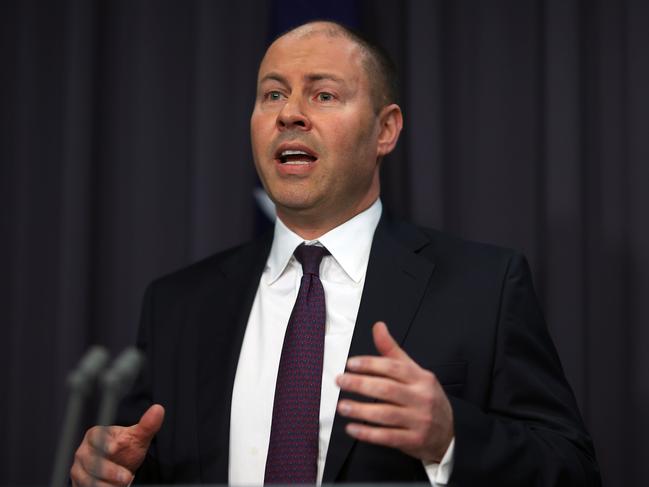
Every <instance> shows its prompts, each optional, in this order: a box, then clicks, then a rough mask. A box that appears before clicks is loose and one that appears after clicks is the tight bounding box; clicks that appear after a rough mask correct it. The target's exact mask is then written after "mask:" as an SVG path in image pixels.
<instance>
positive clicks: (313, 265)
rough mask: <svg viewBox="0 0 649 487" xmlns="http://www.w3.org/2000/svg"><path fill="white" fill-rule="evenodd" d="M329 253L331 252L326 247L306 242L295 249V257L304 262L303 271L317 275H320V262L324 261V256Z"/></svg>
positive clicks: (301, 262)
mask: <svg viewBox="0 0 649 487" xmlns="http://www.w3.org/2000/svg"><path fill="white" fill-rule="evenodd" d="M327 254H329V251H328V250H327V249H326V248H324V247H320V246H319V245H304V244H300V246H299V247H298V248H296V249H295V252H293V255H295V258H296V259H297V260H298V262H299V263H300V264H302V272H303V273H304V274H313V275H315V276H319V275H320V262H322V258H323V257H324V256H325V255H327Z"/></svg>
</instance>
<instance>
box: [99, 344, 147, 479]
mask: <svg viewBox="0 0 649 487" xmlns="http://www.w3.org/2000/svg"><path fill="white" fill-rule="evenodd" d="M143 364H144V354H143V353H142V352H141V351H140V350H138V349H137V348H136V347H129V348H127V349H126V350H124V351H123V352H122V353H121V354H119V355H118V356H117V358H116V359H115V360H114V361H113V363H112V365H111V367H110V368H109V369H108V370H106V372H104V373H103V375H102V376H101V380H100V384H101V389H102V398H101V404H100V406H99V416H98V418H97V424H98V425H99V426H100V428H101V430H100V436H99V441H98V444H99V451H104V450H105V446H106V435H107V428H106V427H107V426H108V425H111V424H113V422H114V421H115V414H116V412H117V405H118V404H119V401H120V400H121V399H122V397H124V395H125V394H126V393H127V392H128V390H129V389H130V388H131V386H132V385H133V382H134V381H135V379H136V378H137V376H138V374H139V372H140V369H141V368H142V365H143ZM100 464H101V458H100V457H97V464H96V465H95V469H94V471H95V472H96V473H97V477H100V475H99V474H100V471H101V465H100ZM96 485H97V480H96V478H94V477H93V480H92V483H91V486H92V487H95V486H96Z"/></svg>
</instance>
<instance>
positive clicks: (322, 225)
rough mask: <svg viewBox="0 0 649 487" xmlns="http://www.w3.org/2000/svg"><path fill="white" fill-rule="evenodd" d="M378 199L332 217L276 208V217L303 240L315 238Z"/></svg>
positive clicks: (347, 219) (349, 218)
mask: <svg viewBox="0 0 649 487" xmlns="http://www.w3.org/2000/svg"><path fill="white" fill-rule="evenodd" d="M377 199H378V197H377V198H374V199H373V200H372V201H369V202H364V203H363V204H361V205H359V206H358V207H356V208H352V209H350V210H349V211H347V212H344V213H338V214H336V215H335V216H334V217H329V218H322V217H319V215H309V214H304V213H301V212H290V211H286V210H282V209H280V208H277V217H278V218H279V219H280V220H282V223H284V225H286V226H287V227H288V228H289V229H290V230H291V231H292V232H294V233H296V234H297V235H299V236H300V237H302V238H303V239H304V240H316V239H318V238H319V237H321V236H323V235H324V234H325V233H327V232H329V231H331V230H333V229H334V228H336V227H338V226H340V225H342V224H343V223H345V222H347V221H349V220H351V219H352V218H354V217H355V216H356V215H358V214H360V213H362V212H364V211H365V210H367V209H368V208H369V207H370V206H372V205H373V204H374V202H375V201H376V200H377Z"/></svg>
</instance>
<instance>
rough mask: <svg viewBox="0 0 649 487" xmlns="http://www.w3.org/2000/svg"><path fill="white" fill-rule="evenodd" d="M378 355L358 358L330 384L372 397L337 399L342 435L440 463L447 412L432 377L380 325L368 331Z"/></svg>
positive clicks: (448, 434)
mask: <svg viewBox="0 0 649 487" xmlns="http://www.w3.org/2000/svg"><path fill="white" fill-rule="evenodd" d="M372 334H373V337H374V344H375V345H376V349H377V350H378V352H379V354H380V355H381V356H379V357H376V356H358V357H352V358H350V359H349V360H348V361H347V371H346V372H345V373H344V374H341V375H339V376H338V377H337V379H336V382H337V384H338V385H339V386H340V388H341V389H342V390H344V391H348V392H354V393H357V394H361V395H363V396H367V397H370V398H373V399H377V400H378V402H373V403H365V402H358V401H352V400H349V399H343V400H340V401H339V402H338V412H339V413H340V414H341V415H343V416H346V417H349V418H353V419H357V420H359V421H366V422H368V423H370V424H361V423H360V422H359V423H355V422H351V423H349V424H348V425H347V427H346V431H347V433H348V434H349V435H351V436H353V437H354V438H356V439H359V440H361V441H366V442H369V443H375V444H377V445H383V446H388V447H392V448H398V449H399V450H401V451H403V452H404V453H406V454H408V455H411V456H413V457H416V458H419V459H420V460H422V461H424V463H432V462H437V463H439V462H441V460H442V457H443V456H444V453H445V452H446V450H447V448H448V446H449V444H450V443H451V440H452V439H453V435H454V428H453V410H452V408H451V404H450V403H449V401H448V397H446V394H445V393H444V390H443V389H442V386H441V385H440V383H439V382H438V381H437V378H436V377H435V374H433V373H432V372H430V371H429V370H426V369H422V368H421V367H420V366H419V365H418V364H417V363H416V362H415V361H414V360H412V359H411V358H410V357H409V356H408V354H407V353H406V352H404V351H403V350H402V349H401V347H399V345H398V344H397V342H395V341H394V339H393V338H392V336H391V335H390V333H389V332H388V329H387V326H386V325H385V323H383V322H381V321H379V322H377V323H375V324H374V327H373V329H372Z"/></svg>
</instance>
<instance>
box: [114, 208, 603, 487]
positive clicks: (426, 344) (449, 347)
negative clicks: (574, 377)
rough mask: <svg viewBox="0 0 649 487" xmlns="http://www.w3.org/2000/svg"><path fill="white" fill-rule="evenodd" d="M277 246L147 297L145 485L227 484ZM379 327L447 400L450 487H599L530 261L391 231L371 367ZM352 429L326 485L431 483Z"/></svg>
mask: <svg viewBox="0 0 649 487" xmlns="http://www.w3.org/2000/svg"><path fill="white" fill-rule="evenodd" d="M271 238H272V236H270V235H269V236H267V237H266V238H264V239H261V240H259V241H256V242H254V243H251V244H248V245H245V246H241V247H238V248H235V249H233V250H229V251H225V252H222V253H219V254H217V255H215V256H213V257H211V258H208V259H206V260H204V261H202V262H200V263H198V264H195V265H192V266H191V267H188V268H186V269H183V270H181V271H178V272H176V273H174V274H171V275H169V276H166V277H164V278H161V279H159V280H157V281H156V282H154V283H153V284H152V285H151V286H150V287H149V288H148V290H147V292H146V297H145V304H144V311H143V318H142V326H141V330H140V334H139V346H140V347H141V348H142V349H143V350H144V351H145V352H146V354H147V357H148V364H147V368H146V371H145V373H144V375H143V377H142V379H141V380H140V381H139V383H138V385H137V386H136V388H135V391H134V393H133V394H132V395H131V397H130V398H129V400H128V401H127V402H126V407H125V409H124V411H126V413H125V416H123V417H125V418H127V419H126V421H127V422H132V421H134V420H136V418H137V417H139V414H141V413H142V412H143V411H144V410H145V408H146V407H147V406H148V405H149V404H151V403H152V402H158V403H161V404H163V405H164V406H165V407H166V411H167V414H166V418H165V423H164V425H163V427H162V429H161V431H160V432H159V434H158V435H157V437H156V439H155V440H154V443H153V444H152V447H151V449H150V451H149V455H148V457H147V459H146V461H145V463H144V465H143V466H142V468H141V469H140V471H139V473H138V479H139V480H146V481H152V482H156V483H163V482H164V483H171V482H176V483H178V482H184V483H190V482H203V483H227V480H228V443H229V420H230V403H231V391H232V386H233V381H234V375H235V371H236V366H237V360H238V356H239V351H240V348H241V343H242V340H243V334H244V330H245V327H246V323H247V320H248V315H249V313H250V309H251V306H252V302H253V299H254V296H255V292H256V289H257V286H258V283H259V278H260V275H261V272H262V270H263V267H264V264H265V261H266V258H267V256H268V252H269V250H270V244H271ZM377 320H383V321H385V322H386V323H387V324H388V327H389V329H390V332H391V333H392V334H393V336H394V337H395V338H396V340H397V341H398V342H400V343H401V344H402V346H403V348H404V349H405V350H406V352H407V353H408V354H410V356H411V357H412V358H413V359H414V360H416V361H417V362H418V363H419V364H420V365H421V366H422V367H424V368H427V369H429V370H432V371H433V372H434V373H435V374H436V375H437V377H438V379H439V381H440V382H441V384H442V385H443V386H444V388H445V390H446V392H447V394H448V395H449V397H450V401H451V404H452V407H453V414H454V420H455V440H456V447H455V465H454V470H453V474H452V477H451V485H477V484H478V483H479V482H485V481H486V482H488V484H489V485H499V486H505V485H570V486H575V485H599V483H600V479H599V473H598V467H597V463H596V460H595V454H594V451H593V446H592V443H591V441H590V438H589V436H588V434H587V432H586V430H585V428H584V426H583V423H582V420H581V418H580V416H579V412H578V410H577V406H576V403H575V399H574V397H573V394H572V392H571V390H570V387H569V385H568V383H567V382H566V379H565V377H564V374H563V371H562V369H561V365H560V362H559V358H558V356H557V353H556V351H555V348H554V346H553V344H552V342H551V339H550V337H549V335H548V332H547V330H546V327H545V324H544V321H543V317H542V314H541V311H540V309H539V306H538V304H537V301H536V298H535V295H534V290H533V286H532V281H531V277H530V271H529V268H528V265H527V263H526V261H525V259H524V258H523V257H522V256H520V255H518V254H516V253H514V252H511V251H507V250H504V249H500V248H497V247H493V246H489V245H483V244H476V243H470V242H465V241H461V240H458V239H454V238H451V237H448V236H446V235H444V234H442V233H440V232H437V231H433V230H427V229H422V228H418V227H415V226H412V225H409V224H405V223H396V222H391V221H390V220H388V219H387V218H385V217H384V218H382V219H381V222H380V223H379V226H378V227H377V230H376V233H375V236H374V240H373V244H372V250H371V255H370V260H369V265H368V269H367V277H366V280H365V288H364V290H363V297H362V301H361V306H360V310H359V313H358V319H357V322H356V327H355V330H354V335H353V339H352V345H351V350H350V355H359V354H372V353H376V352H375V350H374V346H373V343H372V338H371V326H372V324H373V323H374V322H375V321H377ZM344 425H345V419H343V418H342V417H338V416H337V417H336V418H335V421H334V426H333V431H332V436H331V443H330V446H329V450H328V455H327V460H326V465H325V470H324V480H323V482H324V483H327V482H334V481H349V482H374V481H381V482H386V481H395V482H396V481H422V482H426V481H427V477H426V474H425V472H424V469H423V467H422V465H421V462H420V461H419V460H416V459H414V458H411V457H408V456H407V455H405V454H403V453H401V452H399V451H397V450H392V449H389V448H383V447H378V446H373V445H369V444H365V443H361V442H357V441H354V440H353V439H352V438H350V437H349V436H347V435H346V434H345V432H344Z"/></svg>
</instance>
